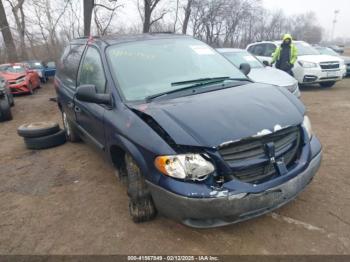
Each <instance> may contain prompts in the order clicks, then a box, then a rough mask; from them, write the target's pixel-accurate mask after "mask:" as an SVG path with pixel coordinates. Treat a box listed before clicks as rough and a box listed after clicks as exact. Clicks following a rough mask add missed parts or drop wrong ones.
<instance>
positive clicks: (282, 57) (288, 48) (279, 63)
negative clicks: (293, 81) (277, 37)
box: [271, 34, 298, 76]
mask: <svg viewBox="0 0 350 262" xmlns="http://www.w3.org/2000/svg"><path fill="white" fill-rule="evenodd" d="M282 40H283V42H282V44H281V45H280V46H279V47H277V48H276V50H275V52H274V53H273V54H272V61H271V65H273V64H274V63H276V68H278V69H280V70H283V71H285V72H287V73H288V74H290V75H292V76H293V71H292V68H293V67H294V63H295V62H296V61H297V58H298V50H297V48H296V46H295V45H294V44H293V39H292V36H291V35H290V34H285V35H284V36H283V39H282Z"/></svg>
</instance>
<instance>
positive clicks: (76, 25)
mask: <svg viewBox="0 0 350 262" xmlns="http://www.w3.org/2000/svg"><path fill="white" fill-rule="evenodd" d="M130 5H133V6H134V7H135V10H136V11H135V12H137V17H138V21H126V22H124V23H123V26H119V25H117V23H116V21H117V20H118V17H120V16H121V15H122V14H123V13H124V17H125V12H126V10H128V7H130ZM129 10H130V8H129ZM129 12H130V11H129ZM127 16H128V14H127V15H126V17H127ZM0 29H1V36H2V39H1V37H0V62H6V61H20V60H26V59H29V58H36V59H41V60H49V59H50V60H51V59H57V57H58V56H59V54H60V52H61V50H62V48H63V46H64V45H65V44H66V43H67V42H68V41H69V40H71V39H73V38H76V37H82V36H89V35H90V34H96V35H100V36H103V35H106V34H127V33H141V32H143V33H147V32H175V33H182V34H190V35H193V36H194V37H196V38H198V39H201V40H203V41H205V42H207V43H208V44H209V45H211V46H214V47H245V46H246V45H247V44H249V43H251V42H255V41H262V40H274V39H280V38H281V35H282V34H284V33H286V32H288V33H291V34H292V35H293V36H294V38H296V39H302V40H305V41H308V42H310V43H319V42H320V41H321V40H322V36H323V32H324V30H323V29H322V27H320V26H319V23H318V21H317V19H316V16H315V14H314V13H312V12H308V13H304V14H298V15H293V16H287V15H286V14H285V13H284V12H283V11H282V10H274V11H270V10H267V9H265V8H264V7H263V5H262V1H261V0H82V1H78V0H55V1H53V0H0Z"/></svg>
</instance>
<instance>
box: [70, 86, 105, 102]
mask: <svg viewBox="0 0 350 262" xmlns="http://www.w3.org/2000/svg"><path fill="white" fill-rule="evenodd" d="M75 97H76V98H77V99H78V100H80V101H83V102H88V103H95V104H104V105H111V96H110V95H109V94H98V93H97V91H96V87H95V86H94V85H81V86H78V88H77V91H76V93H75Z"/></svg>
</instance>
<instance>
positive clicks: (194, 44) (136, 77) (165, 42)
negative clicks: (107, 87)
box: [107, 38, 246, 101]
mask: <svg viewBox="0 0 350 262" xmlns="http://www.w3.org/2000/svg"><path fill="white" fill-rule="evenodd" d="M107 57H108V60H109V63H110V64H111V70H112V74H113V75H114V77H115V79H117V81H118V84H119V87H120V90H121V92H122V95H123V96H124V98H125V99H126V100H127V101H137V100H144V99H146V97H149V96H154V95H156V94H160V93H164V92H170V91H173V90H176V89H179V88H182V87H183V86H178V85H172V83H177V82H183V81H188V80H194V79H204V78H206V79H207V78H216V77H228V78H239V79H242V78H243V79H246V77H245V76H244V74H243V73H241V72H240V71H239V70H238V69H237V68H236V67H234V66H233V65H232V64H231V63H230V62H229V61H227V60H226V59H225V58H224V57H222V56H221V55H220V54H218V53H217V52H216V51H215V50H214V49H212V48H211V47H209V46H208V45H206V44H204V43H203V42H201V41H198V40H195V39H189V38H172V39H157V40H145V41H137V42H132V43H127V44H121V45H114V46H111V47H109V48H108V50H107Z"/></svg>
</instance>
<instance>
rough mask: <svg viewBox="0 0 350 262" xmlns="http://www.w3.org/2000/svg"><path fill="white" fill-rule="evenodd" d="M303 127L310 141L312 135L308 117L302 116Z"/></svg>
mask: <svg viewBox="0 0 350 262" xmlns="http://www.w3.org/2000/svg"><path fill="white" fill-rule="evenodd" d="M303 127H304V128H305V130H306V132H307V135H308V136H309V139H311V137H312V134H313V133H312V126H311V122H310V119H309V117H308V116H304V121H303Z"/></svg>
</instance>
